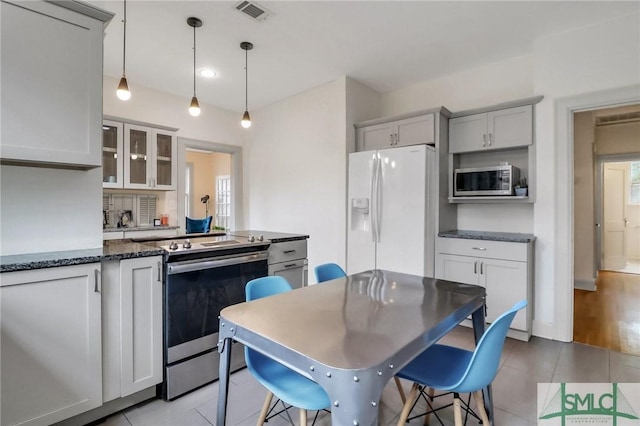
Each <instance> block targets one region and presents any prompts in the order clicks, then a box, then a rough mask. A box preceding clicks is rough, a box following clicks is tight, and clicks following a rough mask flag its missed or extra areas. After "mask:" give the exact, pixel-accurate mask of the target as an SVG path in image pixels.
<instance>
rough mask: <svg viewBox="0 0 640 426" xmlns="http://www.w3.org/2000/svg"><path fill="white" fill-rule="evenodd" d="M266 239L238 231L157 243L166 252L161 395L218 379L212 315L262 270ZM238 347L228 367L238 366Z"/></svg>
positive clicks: (215, 324)
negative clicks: (247, 235) (242, 234)
mask: <svg viewBox="0 0 640 426" xmlns="http://www.w3.org/2000/svg"><path fill="white" fill-rule="evenodd" d="M269 244H270V241H268V240H264V239H263V240H260V239H259V238H245V237H238V236H226V235H225V236H217V237H204V238H197V239H193V240H182V241H180V240H174V241H162V242H160V243H158V245H160V247H162V248H164V249H165V250H166V251H167V253H168V255H167V262H166V268H165V284H164V302H163V303H164V368H165V369H164V375H165V377H164V379H165V380H164V383H163V389H162V393H163V398H164V399H166V400H171V399H174V398H176V397H178V396H180V395H182V394H184V393H186V392H188V391H190V390H193V389H195V388H198V387H200V386H202V385H205V384H207V383H209V382H211V381H213V380H215V379H217V378H218V363H219V356H218V352H217V348H216V345H217V342H218V315H219V313H220V310H222V309H223V308H225V307H226V306H229V305H233V304H236V303H240V302H243V301H244V300H245V296H244V287H245V285H246V283H247V282H248V281H250V280H252V279H254V278H258V277H263V276H266V275H267V274H268V263H267V259H268V255H267V249H268V247H269ZM244 365H245V364H244V353H243V351H242V350H241V348H234V350H233V351H232V369H234V370H235V369H238V368H241V367H243V366H244Z"/></svg>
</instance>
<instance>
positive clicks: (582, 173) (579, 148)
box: [573, 111, 596, 290]
mask: <svg viewBox="0 0 640 426" xmlns="http://www.w3.org/2000/svg"><path fill="white" fill-rule="evenodd" d="M573 117H574V118H573V125H574V138H573V140H574V156H573V164H574V177H573V197H574V201H573V205H574V213H573V218H574V219H573V241H574V247H575V252H574V256H575V259H577V260H576V262H574V266H573V275H574V285H575V287H577V288H581V289H585V290H595V279H596V276H595V261H596V257H595V245H596V241H595V228H594V224H595V223H596V220H595V217H594V205H595V204H594V183H595V179H594V158H593V146H594V143H595V135H594V131H595V121H594V115H593V112H591V111H587V112H580V113H577V114H575V115H574V116H573Z"/></svg>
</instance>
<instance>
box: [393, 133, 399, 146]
mask: <svg viewBox="0 0 640 426" xmlns="http://www.w3.org/2000/svg"><path fill="white" fill-rule="evenodd" d="M394 140H395V143H394V145H398V141H399V140H400V138H399V137H398V134H397V133H396V134H395V138H394Z"/></svg>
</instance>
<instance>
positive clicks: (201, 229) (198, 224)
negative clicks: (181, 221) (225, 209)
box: [186, 216, 213, 234]
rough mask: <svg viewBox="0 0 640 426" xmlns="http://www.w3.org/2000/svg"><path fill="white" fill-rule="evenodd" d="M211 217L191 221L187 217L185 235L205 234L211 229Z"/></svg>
mask: <svg viewBox="0 0 640 426" xmlns="http://www.w3.org/2000/svg"><path fill="white" fill-rule="evenodd" d="M212 220H213V216H207V217H205V218H204V219H191V218H190V217H187V226H186V227H187V234H194V233H199V234H202V233H206V232H209V229H210V228H211V221H212Z"/></svg>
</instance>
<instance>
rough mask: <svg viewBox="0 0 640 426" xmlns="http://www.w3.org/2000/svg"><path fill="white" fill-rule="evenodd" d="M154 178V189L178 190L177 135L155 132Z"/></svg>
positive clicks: (160, 131) (167, 132) (161, 131)
mask: <svg viewBox="0 0 640 426" xmlns="http://www.w3.org/2000/svg"><path fill="white" fill-rule="evenodd" d="M153 139H154V142H155V143H154V148H155V151H154V154H155V155H154V157H155V163H154V166H155V167H154V172H155V173H154V176H152V186H153V187H154V189H165V190H174V189H176V177H177V170H176V165H177V162H176V155H177V152H178V149H177V146H176V137H175V134H174V133H172V132H169V131H163V130H154V131H153Z"/></svg>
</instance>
